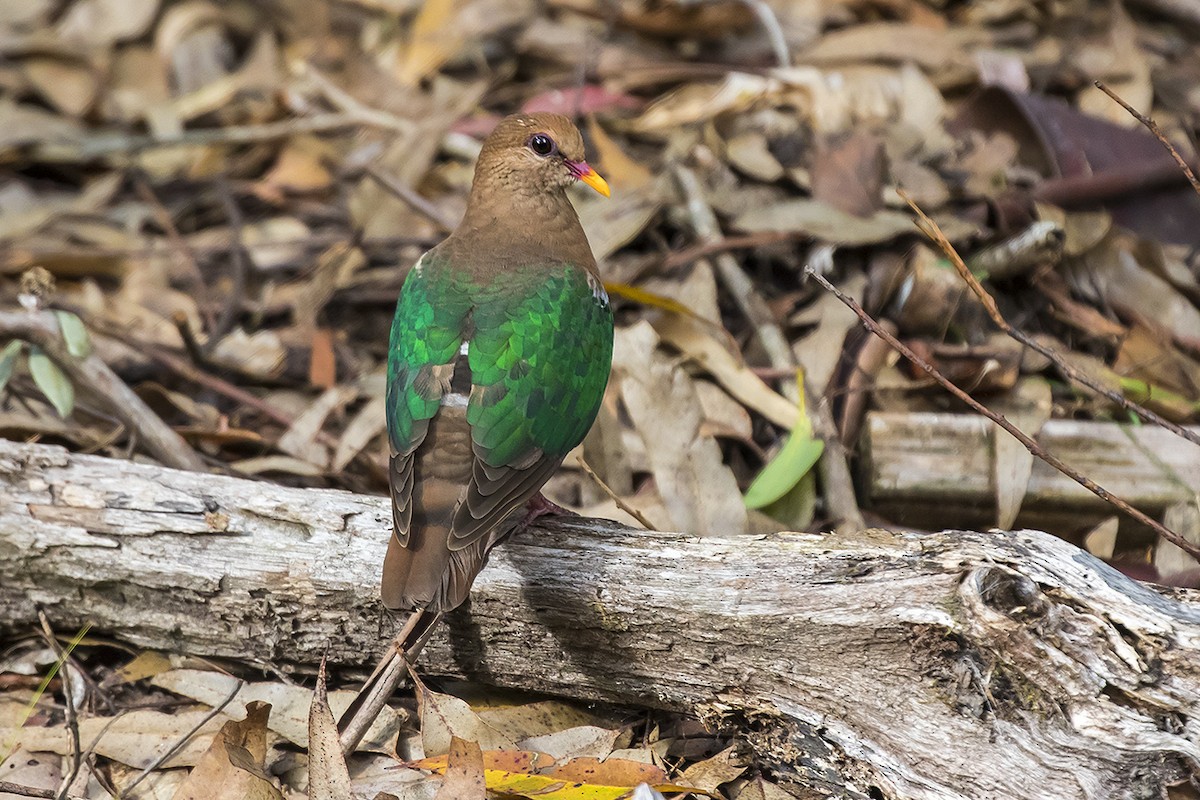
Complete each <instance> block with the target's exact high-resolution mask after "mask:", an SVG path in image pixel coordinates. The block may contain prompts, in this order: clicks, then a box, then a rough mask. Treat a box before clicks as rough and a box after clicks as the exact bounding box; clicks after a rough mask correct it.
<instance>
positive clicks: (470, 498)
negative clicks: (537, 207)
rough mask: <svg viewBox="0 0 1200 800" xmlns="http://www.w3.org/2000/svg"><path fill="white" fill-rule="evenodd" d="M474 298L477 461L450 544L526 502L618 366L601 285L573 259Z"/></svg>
mask: <svg viewBox="0 0 1200 800" xmlns="http://www.w3.org/2000/svg"><path fill="white" fill-rule="evenodd" d="M521 283H525V281H520V280H517V279H516V277H515V276H514V280H513V281H511V282H509V283H508V285H507V286H501V287H498V288H497V289H496V290H495V291H494V292H492V294H491V296H480V297H477V298H476V304H475V307H474V313H473V322H474V324H473V326H472V327H473V328H474V334H473V335H472V337H471V342H470V347H469V350H468V356H467V358H468V365H469V366H470V368H471V382H472V384H473V389H472V393H471V398H470V402H469V404H468V406H467V421H468V422H469V423H470V425H471V438H472V441H473V445H474V452H475V459H476V461H475V466H474V469H473V476H472V481H471V486H470V489H469V491H468V493H467V498H466V502H464V503H463V504H462V505H461V506H460V507H459V510H458V512H457V514H456V516H455V520H454V530H453V535H452V542H451V547H452V548H453V549H461V548H462V547H466V546H468V545H469V544H471V543H472V542H473V541H475V540H476V539H478V538H479V536H481V535H483V534H484V533H486V532H487V531H489V530H490V529H491V528H493V527H494V526H495V525H497V524H498V523H499V522H500V521H501V520H502V519H503V518H504V517H505V516H506V515H507V514H509V513H511V512H512V511H513V510H515V509H516V508H517V507H519V506H521V505H523V504H524V503H525V501H526V500H527V499H529V497H531V496H532V495H533V494H534V493H535V492H536V491H537V490H538V489H540V488H541V486H542V484H543V483H545V481H546V480H547V479H548V478H549V477H550V475H551V474H552V473H553V472H554V470H555V469H556V468H557V467H558V465H559V463H561V462H562V459H563V457H564V456H566V454H567V453H568V452H570V450H571V449H572V448H573V447H575V446H576V445H577V444H579V442H581V441H582V440H583V437H584V436H585V435H586V434H587V432H588V429H589V428H590V427H591V425H592V422H593V420H594V419H595V418H596V412H597V410H598V409H599V408H600V402H601V400H602V399H603V397H604V387H605V386H606V385H607V383H608V374H609V370H610V367H611V364H612V343H613V318H612V310H611V309H610V308H609V304H608V296H607V295H606V294H605V293H604V289H603V287H602V286H601V285H600V284H599V282H598V281H596V280H595V279H594V278H591V277H590V276H589V275H588V273H586V272H584V271H583V270H581V269H577V268H574V267H563V268H562V269H561V270H560V271H557V272H544V271H538V273H537V277H536V279H534V280H531V281H530V282H529V283H525V285H524V286H521V287H520V288H519V289H518V288H516V287H517V286H518V285H519V284H521Z"/></svg>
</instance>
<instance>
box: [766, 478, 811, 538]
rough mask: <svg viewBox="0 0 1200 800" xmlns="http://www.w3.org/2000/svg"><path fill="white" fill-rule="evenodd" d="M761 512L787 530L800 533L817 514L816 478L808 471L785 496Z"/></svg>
mask: <svg viewBox="0 0 1200 800" xmlns="http://www.w3.org/2000/svg"><path fill="white" fill-rule="evenodd" d="M761 510H762V512H763V513H764V514H766V515H767V516H768V517H770V518H771V519H773V520H775V521H777V522H781V523H783V524H784V525H786V526H787V527H788V530H793V531H802V530H804V529H805V528H807V527H808V526H809V525H811V524H812V521H813V517H814V516H816V513H817V476H816V474H815V473H813V472H811V471H809V472H808V473H806V474H805V476H804V477H803V478H801V479H800V481H799V482H798V483H797V484H796V485H795V486H793V487H792V488H791V489H790V490H789V491H788V493H787V494H785V495H784V496H783V497H781V498H779V499H778V500H776V501H775V502H774V503H770V504H768V505H765V506H763V507H762V509H761Z"/></svg>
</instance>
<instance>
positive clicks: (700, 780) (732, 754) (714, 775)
mask: <svg viewBox="0 0 1200 800" xmlns="http://www.w3.org/2000/svg"><path fill="white" fill-rule="evenodd" d="M745 771H746V764H744V763H742V760H741V759H740V758H739V757H738V756H737V746H736V745H731V746H730V747H728V748H726V749H725V750H722V751H721V752H720V753H717V754H716V755H715V756H713V757H712V758H709V759H706V760H704V761H701V762H700V763H699V764H693V765H692V766H690V767H688V768H687V769H685V770H684V771H683V775H682V780H683V782H684V783H686V784H688V785H689V786H695V787H697V788H700V789H703V790H704V791H706V792H716V791H717V790H718V788H719V787H720V786H722V785H723V784H726V783H729V782H730V781H732V780H734V779H736V778H738V777H740V776H741V774H742V773H743V772H745Z"/></svg>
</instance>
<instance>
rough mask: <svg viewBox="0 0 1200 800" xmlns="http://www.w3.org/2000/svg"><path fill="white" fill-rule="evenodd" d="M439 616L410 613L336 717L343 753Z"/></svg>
mask: <svg viewBox="0 0 1200 800" xmlns="http://www.w3.org/2000/svg"><path fill="white" fill-rule="evenodd" d="M441 618H442V615H441V614H440V613H437V612H429V611H425V610H423V609H419V610H417V611H414V612H413V613H411V614H409V616H408V619H407V620H406V621H405V623H404V627H403V628H401V629H400V633H398V634H396V638H395V639H394V640H393V641H392V644H391V646H390V647H388V650H387V652H386V653H385V654H384V656H383V658H382V659H380V661H379V663H378V664H377V665H376V666H375V670H374V672H372V673H371V676H370V677H369V678H367V680H366V683H364V684H363V687H362V688H361V689H359V691H358V694H357V695H356V696H355V698H354V700H353V701H352V702H351V703H350V705H349V707H347V709H346V711H345V712H344V713H343V714H342V716H341V718H339V719H338V730H339V731H341V734H340V736H339V738H340V740H341V746H342V752H343V753H345V754H347V755H349V754H350V753H352V752H354V748H355V747H357V746H358V743H359V742H361V741H362V738H363V737H364V736H366V734H367V731H368V730H370V728H371V725H372V724H374V722H375V718H376V717H378V716H379V712H380V711H381V710H382V709H383V706H384V705H385V704H386V703H387V701H388V698H390V697H391V696H392V693H393V692H395V691H396V687H397V686H399V685H400V683H401V681H403V680H404V677H405V676H406V675H407V674H408V666H409V664H411V663H413V662H414V661H416V659H417V656H418V655H419V654H420V652H421V648H423V647H424V646H425V642H427V641H428V640H429V636H430V634H432V633H433V629H434V627H435V626H436V625H437V623H438V622H439V621H440V620H441Z"/></svg>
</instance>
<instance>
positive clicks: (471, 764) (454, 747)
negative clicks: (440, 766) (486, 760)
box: [435, 736, 487, 800]
mask: <svg viewBox="0 0 1200 800" xmlns="http://www.w3.org/2000/svg"><path fill="white" fill-rule="evenodd" d="M449 755H450V758H449V766H448V767H447V769H446V777H445V779H444V781H443V782H442V788H441V789H439V790H438V793H437V797H436V798H435V800H485V798H486V797H487V785H486V783H485V782H484V779H483V754H482V753H481V752H480V750H479V745H478V744H476V743H475V742H467V741H464V740H462V739H460V738H458V737H457V736H455V737H453V738H452V739H451V740H450V754H449Z"/></svg>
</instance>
